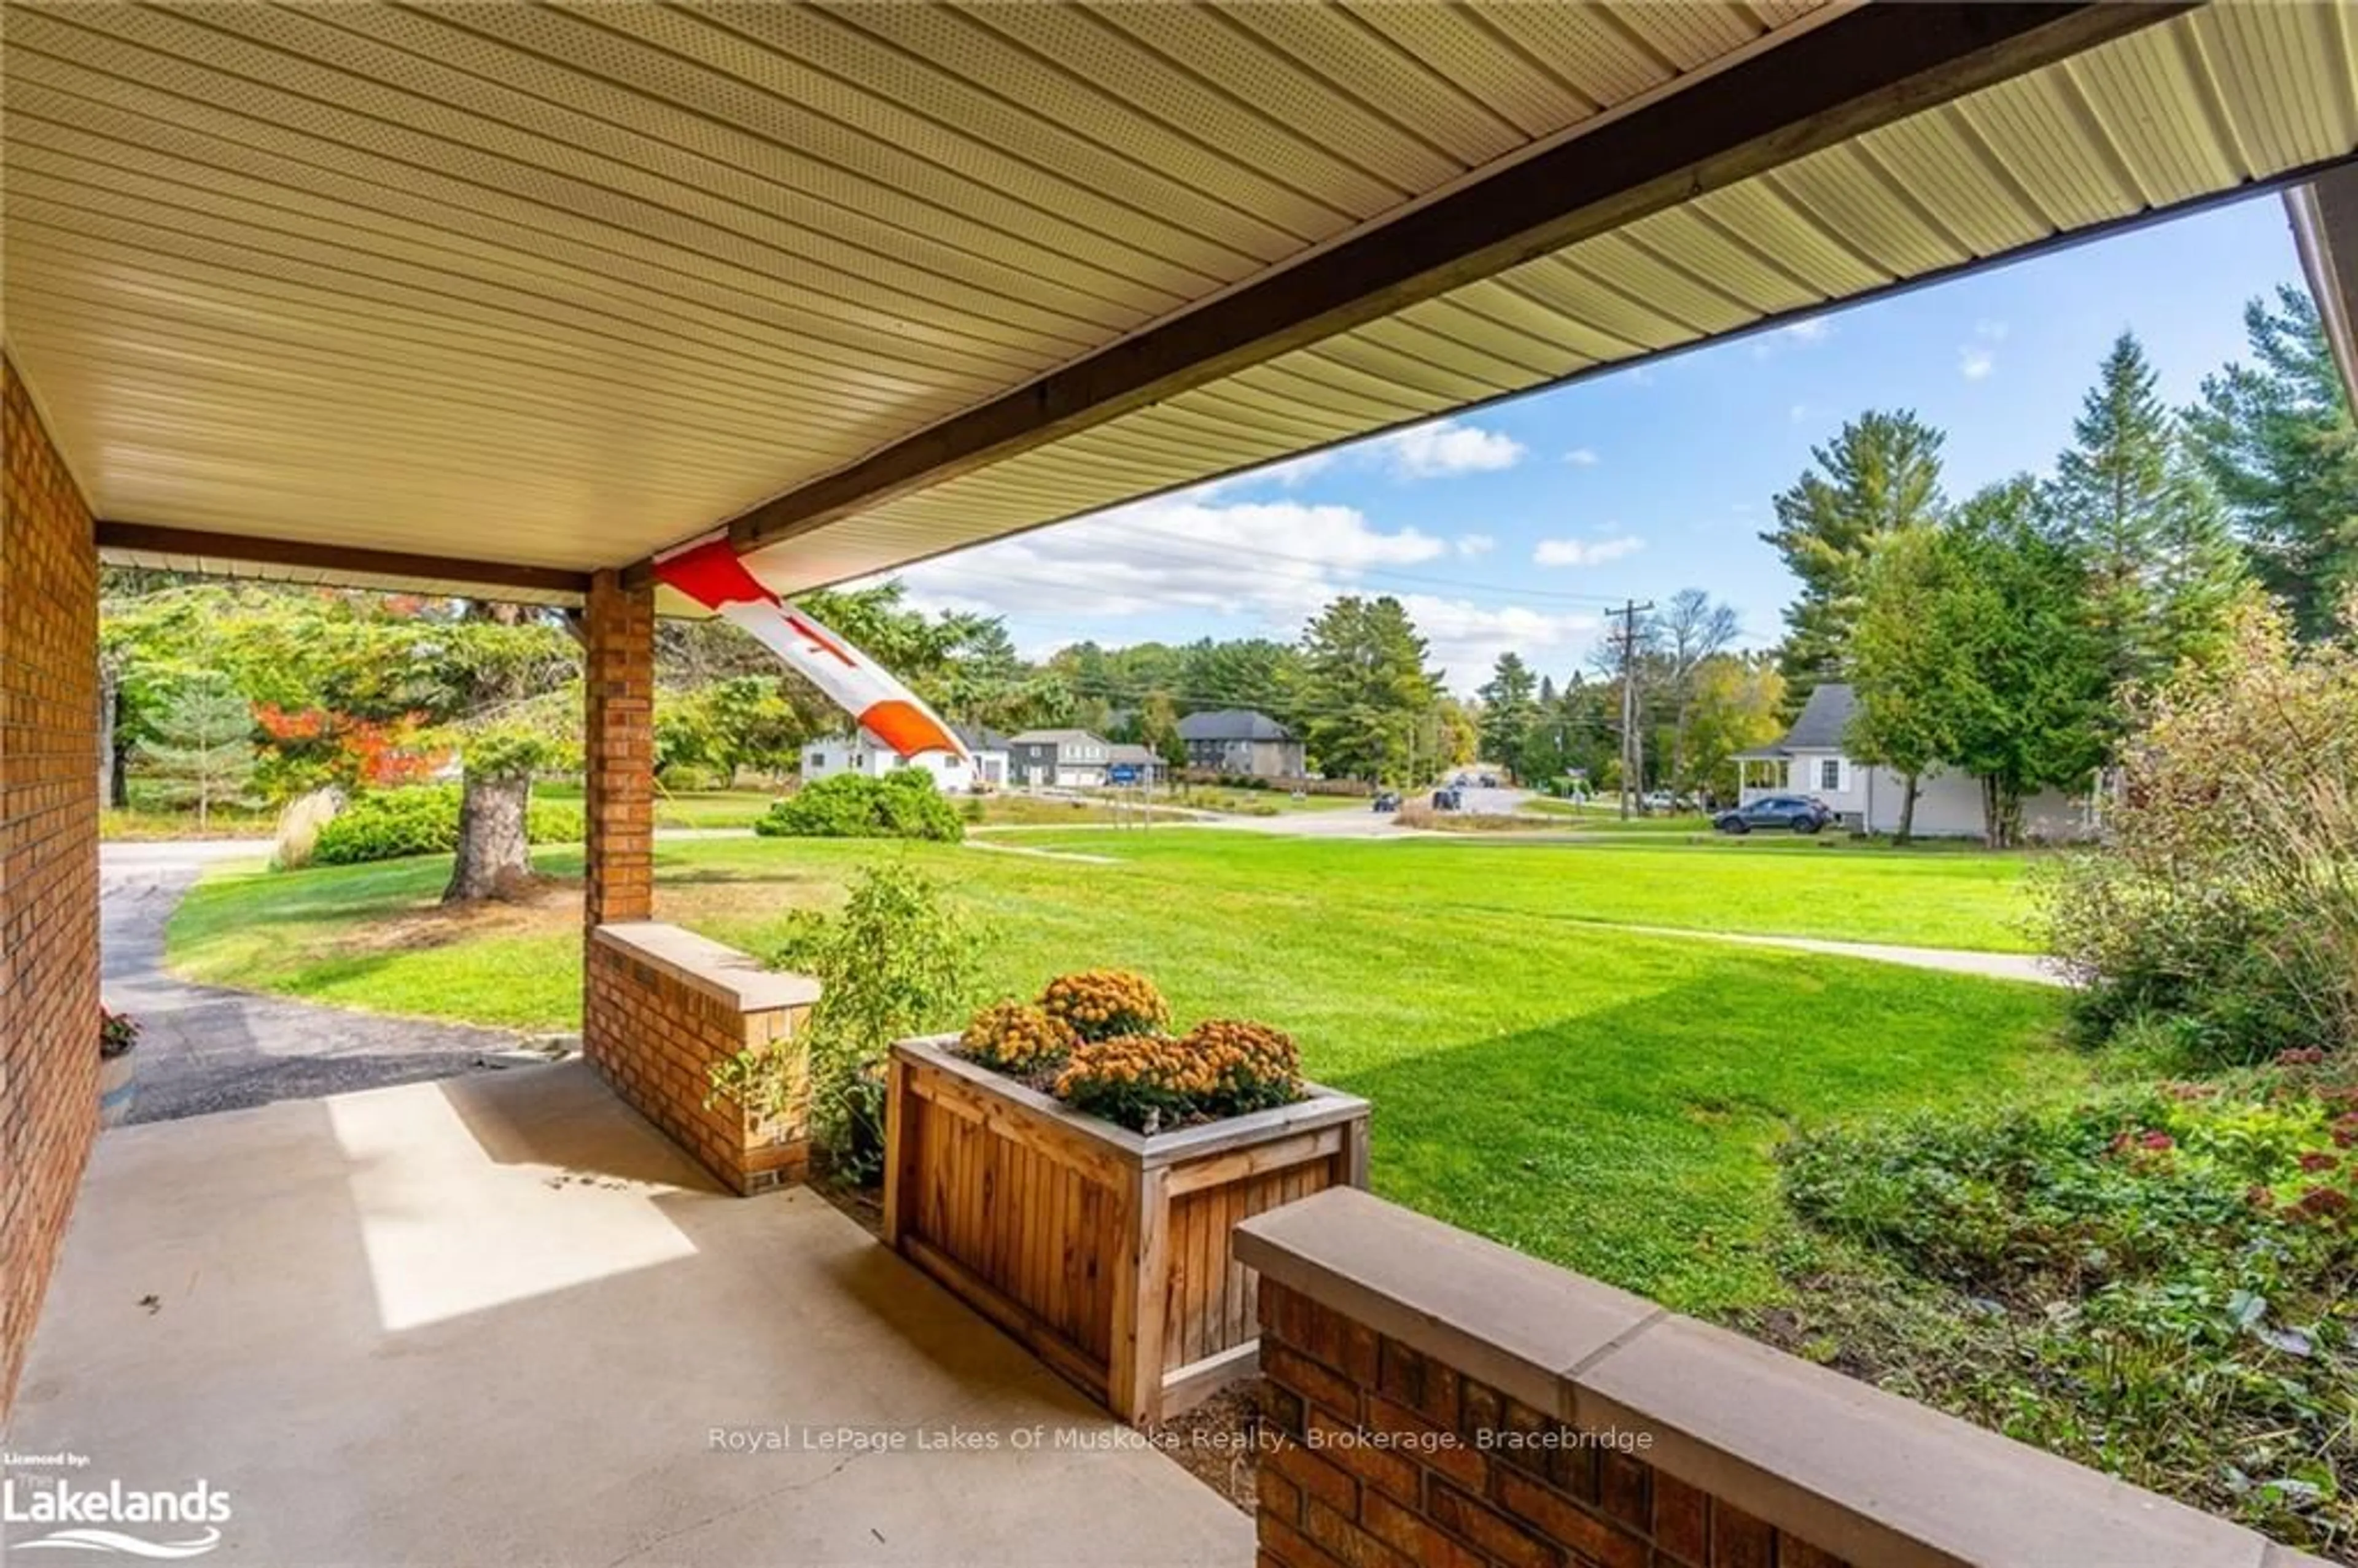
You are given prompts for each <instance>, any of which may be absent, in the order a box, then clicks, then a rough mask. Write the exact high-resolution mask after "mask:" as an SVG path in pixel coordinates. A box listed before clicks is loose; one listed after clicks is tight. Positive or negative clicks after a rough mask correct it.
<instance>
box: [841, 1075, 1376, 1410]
mask: <svg viewBox="0 0 2358 1568" xmlns="http://www.w3.org/2000/svg"><path fill="white" fill-rule="evenodd" d="M951 1041H952V1037H951V1036H946V1035H945V1036H941V1037H938V1038H936V1039H931V1040H910V1041H903V1042H902V1043H901V1044H898V1045H896V1046H894V1047H893V1048H892V1072H891V1078H890V1083H889V1086H888V1094H889V1098H888V1099H887V1101H886V1117H885V1151H886V1152H885V1164H884V1238H885V1240H886V1241H887V1242H888V1243H890V1244H891V1245H892V1247H893V1248H894V1249H896V1250H898V1251H899V1252H900V1253H901V1254H902V1256H903V1257H905V1258H907V1259H908V1260H910V1261H912V1262H914V1263H915V1264H916V1265H917V1266H918V1267H919V1268H921V1269H923V1270H925V1272H927V1273H928V1274H931V1275H932V1276H933V1277H934V1278H935V1279H936V1280H939V1281H941V1282H942V1283H943V1284H944V1285H946V1286H947V1287H948V1288H949V1289H950V1290H951V1291H952V1292H956V1293H957V1295H958V1296H959V1297H961V1298H962V1299H963V1300H965V1301H966V1302H967V1303H968V1304H969V1305H971V1306H973V1307H974V1308H976V1309H977V1310H978V1311H979V1312H981V1313H982V1314H985V1315H986V1316H988V1317H990V1319H991V1320H992V1321H993V1322H995V1323H997V1324H998V1325H1000V1326H1001V1327H1002V1328H1004V1329H1006V1330H1007V1331H1008V1332H1009V1333H1010V1334H1012V1335H1013V1336H1016V1337H1017V1338H1018V1339H1020V1340H1022V1342H1023V1343H1024V1344H1025V1345H1026V1346H1030V1347H1031V1349H1032V1351H1033V1354H1034V1355H1036V1356H1038V1357H1040V1358H1041V1359H1042V1360H1044V1361H1045V1362H1047V1363H1048V1364H1049V1365H1050V1366H1052V1367H1054V1368H1056V1369H1057V1370H1058V1371H1059V1372H1061V1373H1063V1374H1064V1375H1065V1377H1067V1378H1069V1379H1072V1380H1073V1381H1074V1382H1076V1383H1077V1384H1079V1385H1080V1386H1081V1387H1082V1388H1084V1389H1086V1390H1087V1391H1088V1392H1089V1393H1091V1394H1093V1395H1095V1396H1097V1397H1098V1399H1100V1400H1103V1401H1104V1403H1105V1404H1106V1406H1107V1407H1108V1408H1109V1409H1110V1410H1111V1411H1113V1412H1114V1413H1115V1414H1116V1415H1118V1416H1120V1417H1122V1418H1123V1419H1125V1420H1128V1421H1130V1422H1139V1423H1143V1422H1152V1421H1156V1420H1159V1419H1161V1418H1162V1417H1163V1416H1164V1415H1168V1414H1171V1413H1174V1412H1175V1411H1180V1410H1184V1408H1186V1407H1187V1406H1188V1405H1189V1404H1192V1403H1194V1402H1195V1400H1197V1399H1200V1398H1201V1397H1202V1396H1203V1395H1205V1394H1206V1393H1208V1392H1210V1391H1211V1390H1213V1389H1216V1388H1217V1387H1218V1386H1219V1385H1220V1384H1222V1383H1224V1382H1226V1381H1228V1379H1231V1378H1235V1377H1239V1376H1242V1375H1243V1374H1245V1373H1248V1372H1250V1371H1251V1370H1252V1369H1253V1367H1254V1365H1255V1357H1256V1355H1257V1353H1258V1351H1259V1335H1260V1315H1259V1303H1258V1299H1257V1298H1258V1292H1259V1287H1260V1281H1259V1278H1258V1276H1256V1275H1255V1274H1254V1273H1253V1271H1251V1270H1249V1269H1247V1268H1245V1267H1244V1266H1243V1265H1242V1264H1240V1263H1238V1262H1237V1261H1236V1260H1235V1258H1234V1256H1233V1255H1232V1254H1231V1252H1230V1250H1229V1232H1230V1231H1231V1230H1232V1229H1233V1228H1234V1227H1236V1225H1237V1222H1238V1221H1239V1220H1242V1219H1245V1218H1247V1217H1249V1216H1252V1215H1256V1214H1260V1212H1262V1211H1263V1210H1265V1209H1271V1208H1275V1207H1277V1206H1279V1205H1280V1204H1284V1203H1290V1202H1292V1201H1293V1200H1294V1199H1295V1198H1301V1197H1307V1196H1309V1195H1311V1194H1312V1193H1314V1192H1317V1191H1319V1190H1320V1189H1322V1188H1325V1187H1332V1186H1343V1185H1349V1186H1357V1187H1364V1186H1366V1185H1367V1184H1368V1102H1367V1101H1365V1100H1363V1099H1359V1098H1356V1097H1354V1096H1351V1095H1346V1094H1337V1093H1336V1092H1335V1091H1334V1090H1333V1089H1329V1088H1324V1087H1320V1086H1318V1085H1316V1084H1312V1085H1309V1086H1307V1087H1308V1089H1309V1093H1310V1098H1307V1099H1305V1100H1303V1101H1301V1102H1300V1103H1298V1104H1294V1105H1289V1106H1282V1107H1280V1108H1277V1109H1275V1110H1264V1111H1256V1112H1254V1113H1253V1114H1251V1115H1249V1116H1238V1117H1231V1118H1229V1119H1228V1120H1226V1121H1219V1122H1214V1123H1212V1124H1210V1125H1208V1126H1204V1127H1190V1128H1185V1129H1183V1130H1179V1131H1176V1132H1164V1133H1158V1134H1156V1135H1155V1136H1153V1137H1152V1138H1149V1137H1144V1136H1142V1135H1141V1134H1139V1133H1135V1132H1131V1131H1130V1130H1128V1129H1126V1128H1122V1127H1118V1126H1116V1125H1115V1124H1114V1123H1112V1122H1109V1121H1103V1120H1100V1119H1098V1118H1096V1117H1093V1116H1084V1115H1082V1114H1081V1113H1080V1112H1078V1111H1076V1110H1074V1109H1072V1108H1069V1107H1067V1106H1064V1105H1061V1104H1059V1103H1057V1102H1056V1101H1055V1100H1054V1099H1051V1098H1048V1097H1047V1096H1046V1095H1044V1094H1040V1093H1038V1092H1037V1091H1035V1090H1033V1089H1030V1088H1027V1087H1024V1086H1023V1085H1022V1084H1019V1083H1017V1082H1015V1081H1014V1080H1013V1079H1011V1078H1006V1077H1002V1076H1000V1075H999V1074H997V1073H993V1072H991V1071H990V1069H988V1068H985V1067H981V1066H978V1065H975V1064H974V1063H972V1062H968V1061H966V1060H965V1059H963V1058H962V1057H959V1056H957V1055H955V1054H952V1053H951V1051H950V1050H949V1049H948V1046H949V1045H950V1044H951Z"/></svg>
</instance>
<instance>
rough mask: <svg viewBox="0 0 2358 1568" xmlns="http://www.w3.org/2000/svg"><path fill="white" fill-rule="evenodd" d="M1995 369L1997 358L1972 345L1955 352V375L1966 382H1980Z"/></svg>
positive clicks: (1985, 350)
mask: <svg viewBox="0 0 2358 1568" xmlns="http://www.w3.org/2000/svg"><path fill="white" fill-rule="evenodd" d="M1996 369H1997V356H1996V354H1994V353H1992V352H1990V351H1988V350H1987V349H1981V348H1975V347H1974V346H1973V345H1972V344H1967V345H1966V346H1965V347H1963V348H1962V349H1959V350H1958V351H1957V373H1958V374H1959V375H1962V376H1963V377H1964V378H1965V379H1966V380H1967V381H1980V380H1982V379H1983V378H1984V377H1985V376H1987V375H1988V374H1989V373H1991V372H1992V371H1994V370H1996Z"/></svg>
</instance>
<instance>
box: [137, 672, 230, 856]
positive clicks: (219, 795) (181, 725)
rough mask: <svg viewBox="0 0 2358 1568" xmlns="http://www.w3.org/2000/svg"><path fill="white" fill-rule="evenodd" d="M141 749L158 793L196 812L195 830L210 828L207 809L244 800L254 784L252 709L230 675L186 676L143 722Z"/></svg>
mask: <svg viewBox="0 0 2358 1568" xmlns="http://www.w3.org/2000/svg"><path fill="white" fill-rule="evenodd" d="M148 730H149V735H148V739H147V740H146V741H144V742H143V743H142V745H141V748H140V751H141V754H142V755H143V757H144V758H145V759H146V772H147V773H148V776H149V778H150V779H151V780H152V781H153V783H154V785H155V787H156V790H157V793H158V794H159V795H163V796H164V798H165V799H167V800H169V801H171V802H173V803H175V804H178V805H191V806H195V807H196V808H197V830H198V831H199V832H200V833H201V832H203V831H205V829H206V828H208V827H211V821H212V808H213V807H214V806H233V805H237V804H240V803H242V802H243V801H244V799H245V798H246V790H247V786H248V785H250V784H252V783H253V782H254V706H253V704H251V703H249V702H248V701H247V700H246V699H245V696H244V694H243V693H242V692H240V691H239V690H238V689H237V688H236V687H233V686H232V685H231V684H230V680H229V677H228V676H224V675H220V674H217V673H213V672H204V673H200V674H198V675H194V676H189V678H188V679H187V680H185V681H183V682H182V683H181V685H180V687H179V689H178V691H176V692H174V693H173V695H172V697H171V698H170V700H169V701H168V702H167V703H166V704H165V705H164V708H163V710H162V711H161V712H159V713H157V714H156V715H155V716H154V717H153V718H152V719H150V720H149V723H148Z"/></svg>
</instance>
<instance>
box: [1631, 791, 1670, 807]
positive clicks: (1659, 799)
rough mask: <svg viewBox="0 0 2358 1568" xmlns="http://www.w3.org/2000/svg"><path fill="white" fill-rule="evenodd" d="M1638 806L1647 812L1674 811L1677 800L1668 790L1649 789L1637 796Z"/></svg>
mask: <svg viewBox="0 0 2358 1568" xmlns="http://www.w3.org/2000/svg"><path fill="white" fill-rule="evenodd" d="M1638 804H1639V806H1643V807H1644V808H1645V809H1647V810H1648V811H1676V810H1677V809H1678V806H1679V800H1678V796H1676V795H1672V794H1671V792H1670V791H1669V790H1666V789H1650V790H1648V791H1647V792H1646V793H1645V794H1644V795H1640V796H1639V798H1638Z"/></svg>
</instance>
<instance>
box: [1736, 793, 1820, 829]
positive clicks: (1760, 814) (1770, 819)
mask: <svg viewBox="0 0 2358 1568" xmlns="http://www.w3.org/2000/svg"><path fill="white" fill-rule="evenodd" d="M1833 819H1834V814H1833V812H1832V811H1831V810H1829V809H1827V806H1826V804H1825V802H1823V801H1822V800H1812V799H1810V798H1809V797H1808V796H1806V795H1763V796H1762V797H1761V798H1760V799H1758V800H1756V801H1754V802H1753V803H1752V804H1751V805H1749V806H1737V807H1736V809H1735V810H1733V811H1723V812H1721V813H1720V814H1719V815H1718V816H1715V817H1714V818H1713V819H1712V826H1713V827H1716V828H1718V829H1719V830H1720V831H1721V832H1722V833H1749V832H1751V831H1752V830H1753V829H1754V828H1755V827H1782V828H1785V829H1787V830H1788V831H1790V832H1794V833H1815V832H1817V831H1818V830H1819V829H1820V828H1822V827H1825V826H1826V825H1827V824H1829V823H1831V822H1832V821H1833Z"/></svg>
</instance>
